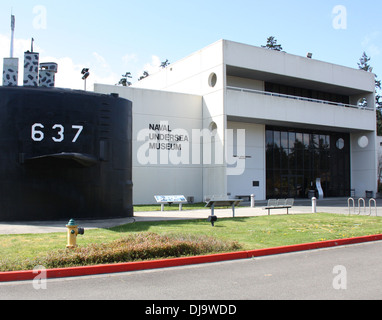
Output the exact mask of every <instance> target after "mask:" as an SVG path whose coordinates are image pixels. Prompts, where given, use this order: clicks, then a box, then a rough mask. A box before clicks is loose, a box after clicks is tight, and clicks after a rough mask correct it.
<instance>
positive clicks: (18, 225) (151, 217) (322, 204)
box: [0, 198, 382, 234]
mask: <svg viewBox="0 0 382 320" xmlns="http://www.w3.org/2000/svg"><path fill="white" fill-rule="evenodd" d="M376 202H377V215H378V216H382V199H377V201H376ZM265 205H266V202H260V201H259V202H257V203H256V207H255V208H250V207H245V206H243V207H237V208H236V209H235V217H254V216H263V215H267V214H268V211H267V210H264V209H263V207H264V206H265ZM365 205H366V207H365V208H364V207H363V203H362V202H361V214H362V215H369V214H370V209H369V201H368V200H366V201H365ZM317 212H326V213H337V214H349V208H348V203H347V198H335V199H324V200H318V201H317ZM358 212H359V208H358V199H356V201H355V208H354V209H353V204H352V203H351V213H352V214H354V213H355V214H358ZM304 213H305V214H306V213H312V206H311V202H310V200H296V202H295V205H294V206H293V208H292V209H289V214H304ZM210 214H211V211H210V210H209V209H205V210H183V211H164V212H161V211H154V212H136V213H135V214H134V218H121V219H106V220H78V221H77V222H78V224H79V225H80V226H81V227H83V228H85V231H86V229H98V228H111V227H114V226H119V225H123V224H126V223H133V222H135V221H160V220H190V219H207V217H208V216H209V215H210ZM271 214H272V215H275V214H286V209H278V210H272V211H271ZM215 215H216V216H217V217H218V218H229V217H232V209H215ZM371 215H372V216H375V215H376V210H375V208H374V203H372V208H371ZM70 218H72V217H68V220H67V221H37V222H36V221H34V222H0V234H27V233H52V232H66V230H67V229H66V227H65V226H66V224H67V223H68V221H69V219H70Z"/></svg>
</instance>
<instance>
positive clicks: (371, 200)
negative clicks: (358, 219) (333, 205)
mask: <svg viewBox="0 0 382 320" xmlns="http://www.w3.org/2000/svg"><path fill="white" fill-rule="evenodd" d="M351 202H352V203H353V211H354V214H356V211H355V201H354V198H349V199H348V209H349V216H350V215H351V212H350V203H351ZM361 202H362V203H363V208H364V212H365V214H366V205H365V199H363V198H359V199H358V215H360V214H361ZM372 202H373V203H374V208H375V216H377V202H376V201H375V199H374V198H371V199H370V200H369V216H371V203H372Z"/></svg>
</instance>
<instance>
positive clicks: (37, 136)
mask: <svg viewBox="0 0 382 320" xmlns="http://www.w3.org/2000/svg"><path fill="white" fill-rule="evenodd" d="M44 128H45V127H44V125H43V124H41V123H35V124H34V125H32V134H31V136H32V140H33V141H37V142H40V141H42V140H44V138H45V135H44V132H43V131H41V130H42V129H44ZM52 129H53V130H58V131H57V135H56V136H55V137H52V140H53V141H54V142H62V141H64V139H65V136H64V132H65V128H64V126H63V125H61V124H55V125H54V126H53V127H52ZM72 129H74V130H77V133H76V135H75V136H74V138H73V140H72V142H73V143H74V142H76V141H77V139H78V137H79V136H80V134H81V132H82V130H83V129H84V127H83V126H76V125H73V126H72Z"/></svg>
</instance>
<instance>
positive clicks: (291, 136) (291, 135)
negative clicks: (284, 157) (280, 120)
mask: <svg viewBox="0 0 382 320" xmlns="http://www.w3.org/2000/svg"><path fill="white" fill-rule="evenodd" d="M288 135H289V149H292V148H294V145H295V142H296V133H295V132H289V133H288Z"/></svg>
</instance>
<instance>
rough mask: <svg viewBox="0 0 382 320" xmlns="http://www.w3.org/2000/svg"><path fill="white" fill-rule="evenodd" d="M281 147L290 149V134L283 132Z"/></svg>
mask: <svg viewBox="0 0 382 320" xmlns="http://www.w3.org/2000/svg"><path fill="white" fill-rule="evenodd" d="M281 147H282V148H284V149H288V132H281Z"/></svg>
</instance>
